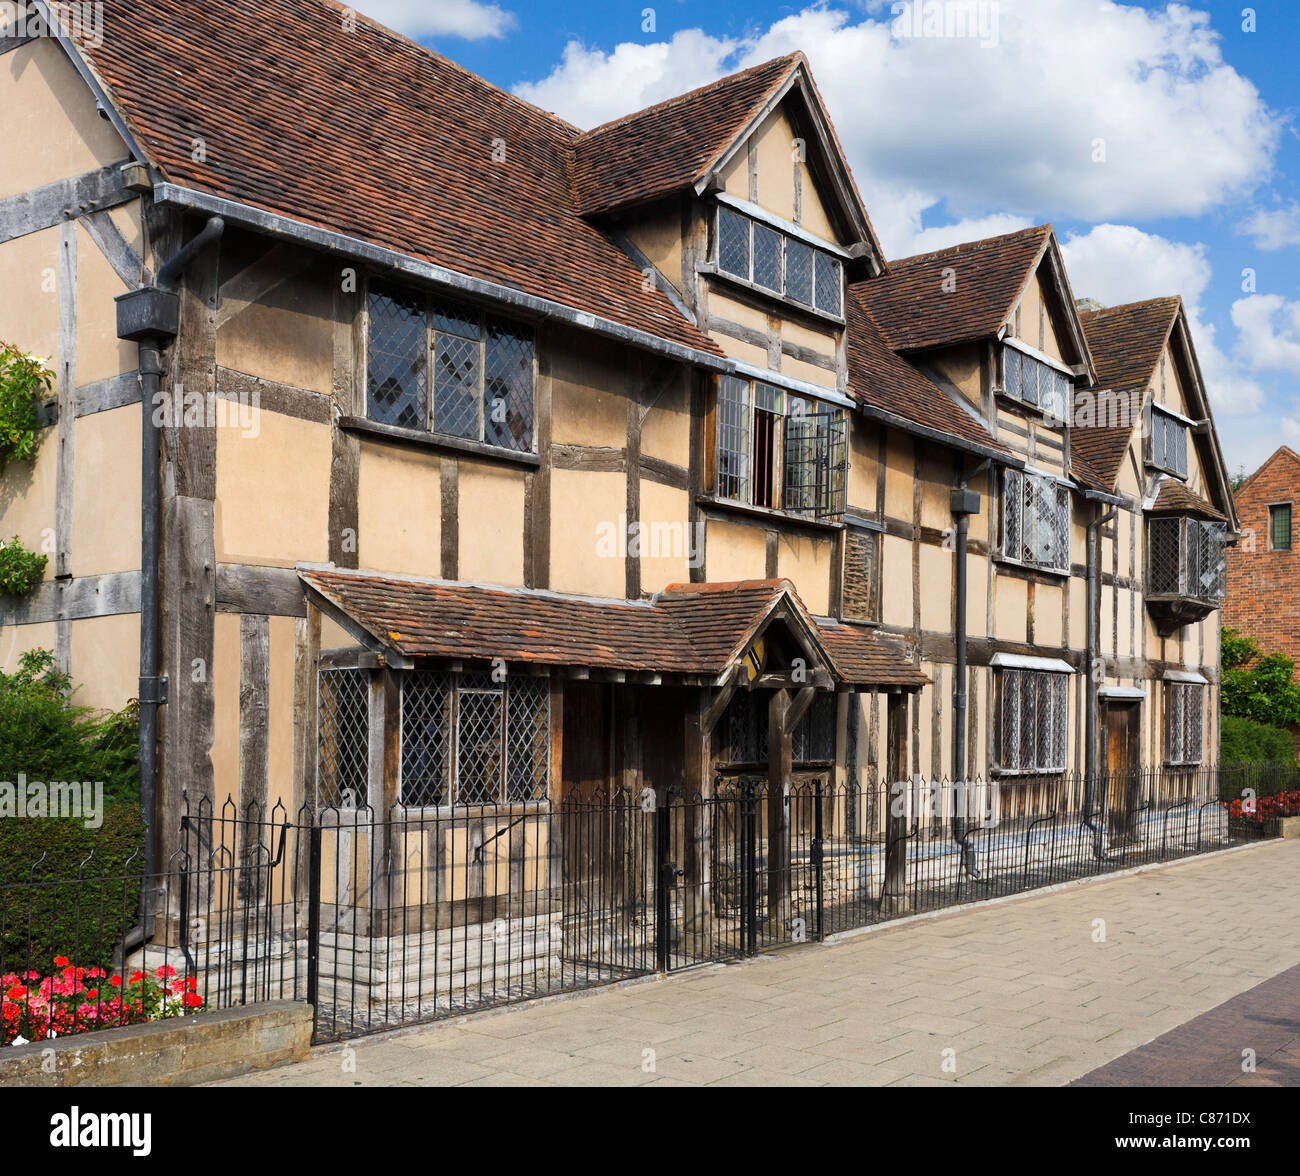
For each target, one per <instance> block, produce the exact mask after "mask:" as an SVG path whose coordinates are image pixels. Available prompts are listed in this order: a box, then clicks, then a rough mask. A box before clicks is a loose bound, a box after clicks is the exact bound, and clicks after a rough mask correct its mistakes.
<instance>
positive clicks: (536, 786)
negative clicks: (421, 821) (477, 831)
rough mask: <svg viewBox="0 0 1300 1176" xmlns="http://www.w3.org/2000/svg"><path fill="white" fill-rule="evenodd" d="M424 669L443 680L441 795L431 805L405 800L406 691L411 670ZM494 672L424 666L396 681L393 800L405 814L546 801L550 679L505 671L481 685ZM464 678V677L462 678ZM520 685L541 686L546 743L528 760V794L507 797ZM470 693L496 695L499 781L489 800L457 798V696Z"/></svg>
mask: <svg viewBox="0 0 1300 1176" xmlns="http://www.w3.org/2000/svg"><path fill="white" fill-rule="evenodd" d="M418 673H426V674H430V675H435V676H439V677H441V678H443V679H444V681H445V683H446V686H445V688H446V691H447V698H448V702H447V711H446V728H445V730H444V732H443V751H442V771H443V790H444V791H443V799H441V800H437V801H434V802H432V803H420V802H413V801H409V800H407V799H406V774H407V755H408V751H409V750H411V749H408V746H407V729H408V728H407V721H408V703H407V689H408V687H409V686H411V685H412V684H413V683H414V676H413V675H414V674H418ZM492 677H493V675H492V672H491V671H490V670H467V671H461V670H439V669H434V670H427V671H420V670H417V671H413V672H405V673H403V674H402V676H401V678H400V680H399V687H398V692H397V694H398V748H399V753H398V770H397V804H398V805H399V806H400V807H401V808H402V809H403V811H405V812H407V813H444V814H450V813H452V812H453V811H454V812H457V813H464V812H467V811H470V810H474V809H502V808H522V809H539V808H545V807H546V806H547V805H548V804H549V803H550V787H551V775H552V765H551V745H550V736H549V732H550V724H551V695H550V679H549V678H546V677H543V676H533V675H526V674H507V676H506V678H505V679H504V681H502V682H500V683H498V684H496V686H495V688H493V687H490V686H487V685H485V684H484V681H483V680H484V679H488V680H489V681H490V680H491V679H492ZM467 680H468V681H467ZM520 683H529V685H530V688H533V689H539V690H540V695H541V698H540V707H539V714H540V716H541V730H542V731H544V732H545V733H546V739H545V744H544V747H543V749H542V752H541V756H540V758H539V759H537V760H535V761H533V763H532V774H533V776H534V783H533V795H532V796H530V797H524V798H516V797H513V796H512V795H511V789H512V787H513V784H512V780H511V776H512V767H514V766H515V765H513V764H512V759H511V742H510V740H511V726H512V723H513V722H514V721H516V719H515V717H514V711H515V708H514V706H513V704H512V696H513V693H514V690H515V689H522V687H521V686H520V685H519V684H520ZM470 694H475V695H477V694H494V695H496V696H498V697H499V698H500V700H501V701H500V705H499V727H498V730H497V733H496V738H495V742H496V744H497V748H498V765H499V767H498V780H497V786H496V794H495V798H494V799H486V800H484V799H477V798H476V799H472V800H463V799H462V798H461V778H460V777H461V766H462V765H461V753H462V750H463V749H462V746H461V697H462V695H470Z"/></svg>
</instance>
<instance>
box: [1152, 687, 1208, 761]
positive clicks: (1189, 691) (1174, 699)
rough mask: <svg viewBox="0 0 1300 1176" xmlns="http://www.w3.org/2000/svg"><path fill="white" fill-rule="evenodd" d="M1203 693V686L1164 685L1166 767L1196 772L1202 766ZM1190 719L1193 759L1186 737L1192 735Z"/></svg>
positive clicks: (1203, 737)
mask: <svg viewBox="0 0 1300 1176" xmlns="http://www.w3.org/2000/svg"><path fill="white" fill-rule="evenodd" d="M1204 691H1205V684H1204V683H1203V682H1166V683H1165V691H1164V714H1163V716H1162V718H1163V723H1162V725H1163V727H1164V736H1163V743H1164V747H1163V750H1164V765H1165V767H1169V768H1198V767H1200V766H1201V765H1202V764H1204V763H1205V693H1204ZM1193 699H1194V700H1195V701H1194V702H1193ZM1193 715H1194V716H1195V719H1196V725H1195V728H1194V729H1195V733H1196V739H1195V743H1196V747H1195V750H1194V758H1193V752H1192V748H1190V747H1189V746H1188V744H1189V742H1190V740H1189V735H1190V734H1191V731H1192V728H1191V727H1190V726H1189V722H1188V720H1189V719H1190V718H1192V716H1193ZM1175 729H1176V732H1175Z"/></svg>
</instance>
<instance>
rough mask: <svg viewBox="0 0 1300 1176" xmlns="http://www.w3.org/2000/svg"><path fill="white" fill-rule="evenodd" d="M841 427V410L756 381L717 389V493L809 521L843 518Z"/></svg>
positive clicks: (731, 381)
mask: <svg viewBox="0 0 1300 1176" xmlns="http://www.w3.org/2000/svg"><path fill="white" fill-rule="evenodd" d="M847 430H848V422H847V419H846V417H845V414H844V412H843V410H842V409H839V408H832V407H830V406H829V405H824V404H818V403H816V402H814V401H812V400H809V399H806V398H804V397H801V396H796V395H794V394H792V393H787V392H786V391H785V390H784V389H783V388H778V387H776V386H774V385H772V384H766V383H764V382H762V381H754V382H752V383H751V382H750V381H748V380H743V379H739V378H737V377H735V376H723V377H722V378H721V379H720V382H719V385H718V410H717V416H716V434H717V493H718V496H719V497H720V498H726V499H730V500H732V501H736V502H744V503H747V504H749V505H751V506H762V507H768V508H771V509H774V510H786V511H789V512H792V513H795V514H804V515H809V516H811V517H813V518H829V517H835V516H838V515H840V514H842V513H843V511H844V498H845V492H846V486H847V471H848V434H847Z"/></svg>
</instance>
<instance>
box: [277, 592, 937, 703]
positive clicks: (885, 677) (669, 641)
mask: <svg viewBox="0 0 1300 1176" xmlns="http://www.w3.org/2000/svg"><path fill="white" fill-rule="evenodd" d="M300 575H301V577H302V579H303V581H304V583H306V584H307V585H308V587H310V588H312V589H314V590H315V591H316V592H318V593H320V594H321V595H322V596H323V597H325V599H326V600H328V601H329V602H330V603H331V604H332V605H334V606H335V607H336V608H338V609H339V610H341V611H342V612H343V613H345V614H346V615H347V616H348V617H350V618H351V619H352V620H353V621H354V622H355V623H356V624H358V625H360V626H361V627H362V628H363V629H365V630H366V631H367V632H368V633H370V634H371V635H372V636H373V637H375V638H376V639H377V640H379V641H380V642H381V643H383V644H384V645H387V646H388V647H389V648H391V649H394V650H396V651H397V652H398V653H400V654H403V655H404V656H406V657H435V658H464V659H467V660H491V659H493V658H502V659H504V660H505V661H506V662H507V663H510V662H524V663H531V664H536V665H562V666H583V667H589V668H591V669H608V670H626V671H645V672H653V673H673V674H693V675H699V674H704V675H714V676H716V675H719V674H721V673H723V672H724V671H725V670H726V669H727V667H728V666H729V665H731V664H732V662H733V661H734V660H735V659H736V658H737V657H739V656H740V655H741V654H742V653H743V652H744V649H745V647H746V645H747V644H748V641H749V639H750V638H751V637H752V635H753V633H754V631H755V630H756V628H757V627H758V625H759V623H760V622H761V621H762V620H763V618H764V617H765V616H766V615H767V614H768V612H769V611H770V610H771V609H772V608H773V607H774V606H775V605H776V604H777V603H778V602H779V601H781V600H782V599H783V598H785V599H788V600H789V601H790V602H791V603H792V605H793V607H794V608H795V609H796V610H797V612H799V613H800V614H802V616H803V619H804V621H805V622H806V624H807V625H808V627H809V629H810V630H811V631H812V632H813V633H815V634H817V635H818V638H819V639H821V640H822V643H823V647H824V648H825V649H826V650H827V652H828V654H829V660H830V661H831V663H832V665H833V666H834V668H835V670H836V672H837V676H838V677H839V678H840V679H841V680H842V681H843V682H845V683H848V684H850V685H856V686H901V687H904V688H907V689H915V688H918V687H920V686H922V685H924V684H925V682H926V681H928V679H927V678H926V677H925V675H924V674H922V673H921V672H920V671H919V670H918V669H916V667H915V666H913V664H912V663H911V662H910V661H908V660H907V659H906V658H904V657H903V656H902V655H901V654H900V653H898V652H896V651H895V650H894V649H893V648H892V647H891V646H889V645H888V644H887V643H886V642H884V641H883V640H881V639H880V638H879V637H877V636H876V634H874V633H872V632H870V631H867V630H860V629H853V628H851V627H849V626H841V625H837V624H835V623H834V622H825V621H821V622H819V621H817V620H816V619H814V618H813V617H811V616H809V615H808V613H807V610H806V609H805V608H804V606H803V604H802V602H801V601H800V600H799V598H798V596H797V594H796V593H795V591H794V588H793V586H792V585H791V584H790V582H789V581H788V580H745V581H739V582H736V583H728V584H679V585H673V586H671V587H669V588H667V589H665V590H664V591H663V592H662V593H660V594H659V595H658V596H656V597H655V599H654V600H653V601H648V602H636V601H628V602H622V601H605V600H593V599H589V598H584V597H580V596H567V595H562V594H559V593H555V592H540V591H529V590H525V589H506V588H487V587H481V586H478V585H473V584H461V583H453V582H449V581H443V580H417V579H411V578H406V577H395V576H383V575H377V574H372V573H365V572H341V571H334V570H326V569H311V570H303V571H301V572H300Z"/></svg>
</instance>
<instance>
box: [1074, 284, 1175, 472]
mask: <svg viewBox="0 0 1300 1176" xmlns="http://www.w3.org/2000/svg"><path fill="white" fill-rule="evenodd" d="M1179 306H1180V301H1179V299H1177V298H1152V299H1150V300H1149V301H1146V302H1130V303H1127V304H1126V305H1124V306H1108V307H1105V308H1103V309H1101V310H1092V311H1084V312H1082V313H1081V314H1080V315H1079V321H1080V322H1081V323H1082V324H1083V332H1084V335H1085V336H1086V337H1087V340H1088V349H1089V350H1090V351H1091V352H1092V359H1093V364H1094V365H1095V367H1096V369H1097V387H1098V388H1099V389H1107V390H1110V391H1112V392H1129V391H1132V390H1133V389H1145V388H1146V386H1147V384H1149V383H1150V381H1151V376H1152V374H1153V373H1154V372H1155V368H1156V364H1157V363H1159V362H1160V352H1161V350H1162V349H1163V348H1164V345H1165V342H1166V340H1168V338H1169V332H1170V331H1171V330H1172V329H1173V325H1174V320H1175V319H1176V318H1177V315H1178V308H1179ZM1100 403H1101V402H1100V401H1099V411H1098V416H1099V417H1100V416H1101V415H1103V414H1102V412H1101V410H1100ZM1120 407H1121V408H1122V407H1123V406H1122V405H1121V406H1120ZM1134 407H1135V408H1137V409H1140V402H1139V403H1138V404H1136V405H1135V406H1134ZM1140 420H1141V413H1140V411H1134V412H1133V413H1132V415H1131V420H1130V421H1129V422H1128V423H1124V422H1122V421H1121V422H1119V423H1116V424H1103V423H1096V424H1092V425H1088V426H1086V427H1085V426H1083V425H1080V426H1077V427H1076V428H1074V429H1072V430H1071V431H1070V450H1071V456H1072V459H1073V461H1074V463H1075V464H1076V465H1077V466H1079V467H1081V468H1080V469H1079V471H1078V472H1080V473H1085V474H1088V475H1091V480H1092V481H1094V482H1095V483H1096V484H1097V486H1098V488H1099V489H1103V490H1110V489H1112V488H1113V487H1114V485H1115V480H1116V479H1117V478H1118V477H1119V471H1120V466H1121V465H1122V464H1123V461H1124V455H1125V454H1126V453H1127V452H1128V447H1129V443H1130V441H1131V440H1132V438H1133V430H1134V428H1135V427H1136V426H1137V425H1138V423H1139V422H1140Z"/></svg>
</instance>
